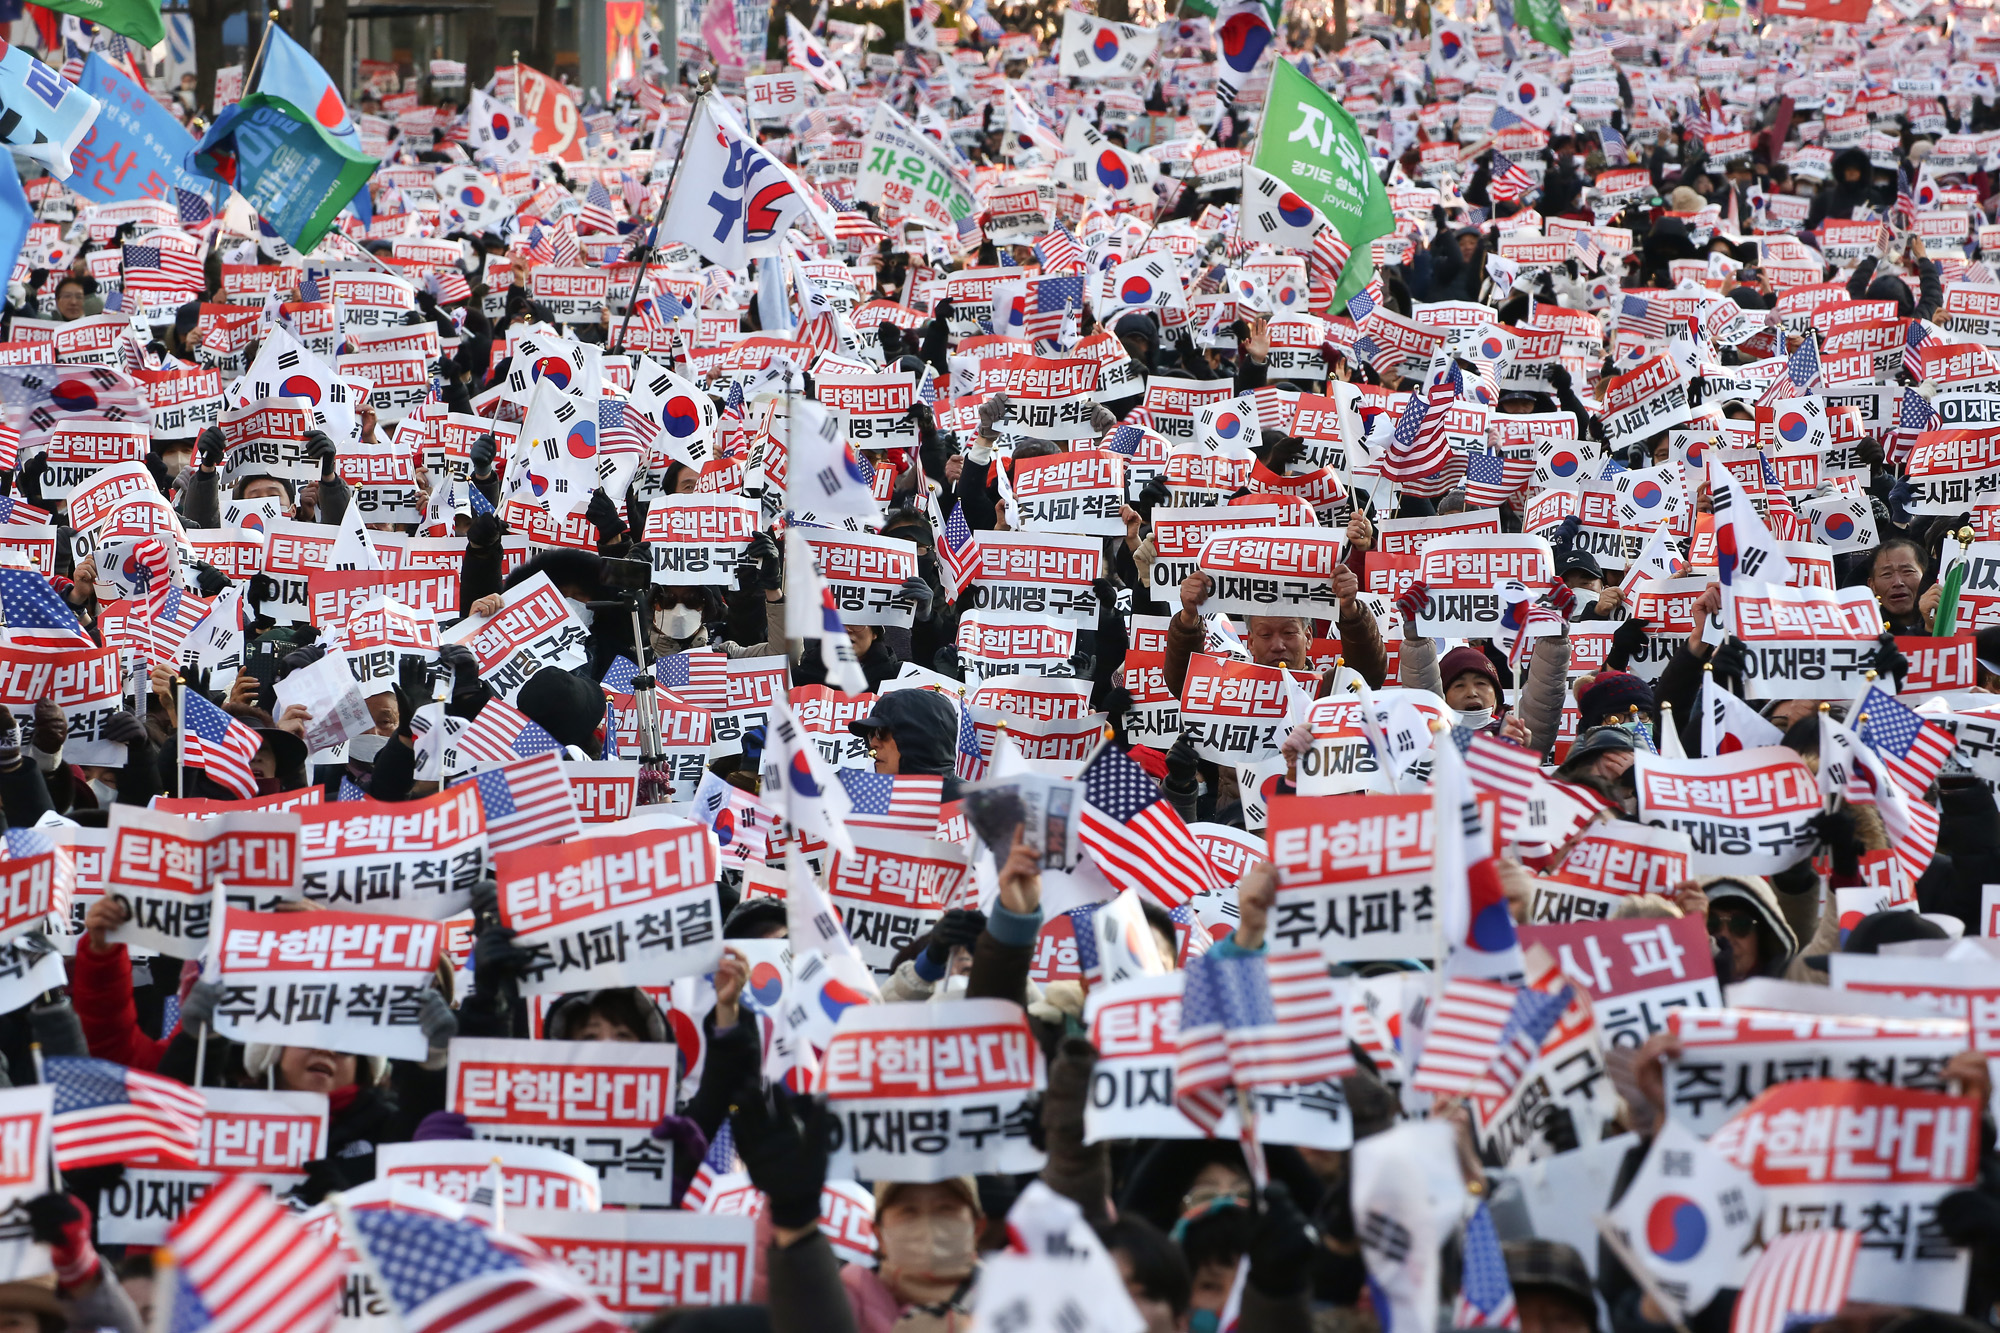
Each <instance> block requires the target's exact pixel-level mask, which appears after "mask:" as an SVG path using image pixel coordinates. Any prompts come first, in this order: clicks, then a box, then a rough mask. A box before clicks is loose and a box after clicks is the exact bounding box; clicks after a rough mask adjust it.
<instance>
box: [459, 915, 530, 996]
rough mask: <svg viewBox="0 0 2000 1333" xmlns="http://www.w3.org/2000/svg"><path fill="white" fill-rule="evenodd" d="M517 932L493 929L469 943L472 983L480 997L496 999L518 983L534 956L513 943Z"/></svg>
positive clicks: (485, 931)
mask: <svg viewBox="0 0 2000 1333" xmlns="http://www.w3.org/2000/svg"><path fill="white" fill-rule="evenodd" d="M518 933H519V932H517V931H515V930H513V929H512V928H510V927H508V926H495V927H493V928H492V929H491V930H482V931H480V932H479V938H478V939H476V940H474V941H473V943H472V981H473V986H474V989H476V990H477V991H478V992H479V993H480V994H481V995H484V996H487V997H489V998H490V997H492V996H495V995H498V994H499V993H500V990H501V988H502V987H503V986H505V985H506V984H507V983H508V982H510V981H519V980H520V979H521V973H523V972H524V971H526V970H527V967H528V963H529V961H530V960H531V959H533V958H534V954H532V953H530V952H529V951H528V950H526V949H524V948H522V947H521V946H520V945H518V944H516V943H514V936H515V935H516V934H518Z"/></svg>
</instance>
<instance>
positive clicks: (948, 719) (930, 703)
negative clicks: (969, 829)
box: [867, 690, 958, 800]
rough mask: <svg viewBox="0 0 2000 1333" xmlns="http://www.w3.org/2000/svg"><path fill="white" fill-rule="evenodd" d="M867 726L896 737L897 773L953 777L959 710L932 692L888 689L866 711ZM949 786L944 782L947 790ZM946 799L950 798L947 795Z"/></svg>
mask: <svg viewBox="0 0 2000 1333" xmlns="http://www.w3.org/2000/svg"><path fill="white" fill-rule="evenodd" d="M867 722H868V725H869V726H871V727H886V728H888V730H889V734H890V735H891V736H894V737H895V738H896V750H897V752H898V754H900V755H901V757H902V758H901V762H900V763H899V764H898V765H897V768H896V771H897V773H899V774H910V773H936V774H940V775H942V776H944V777H946V778H954V774H953V768H954V765H955V760H956V756H957V749H958V710H957V709H956V708H954V707H953V706H952V704H951V701H950V700H949V699H947V698H945V697H944V696H943V695H942V694H939V693H938V692H937V691H935V690H891V691H889V692H888V693H887V694H885V695H883V696H882V697H881V698H879V699H877V700H876V701H875V706H874V707H873V708H871V709H870V710H869V711H868V717H867ZM951 785H953V784H952V783H949V782H948V783H947V784H946V786H947V787H949V786H951ZM945 799H946V800H951V799H952V796H951V795H950V794H949V793H947V794H946V796H945Z"/></svg>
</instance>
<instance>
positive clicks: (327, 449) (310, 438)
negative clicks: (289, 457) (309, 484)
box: [299, 430, 340, 477]
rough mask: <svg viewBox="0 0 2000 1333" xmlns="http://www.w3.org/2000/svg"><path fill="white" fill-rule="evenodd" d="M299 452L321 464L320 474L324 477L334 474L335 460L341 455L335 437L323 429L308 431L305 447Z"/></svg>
mask: <svg viewBox="0 0 2000 1333" xmlns="http://www.w3.org/2000/svg"><path fill="white" fill-rule="evenodd" d="M299 453H300V454H301V455H302V456H304V457H305V458H308V459H311V460H313V461H315V462H317V463H318V464H319V474H320V476H322V477H331V476H332V475H333V460H334V459H336V458H338V457H340V450H339V448H338V447H336V446H335V444H334V442H333V437H332V436H331V435H328V434H327V433H326V432H325V431H323V430H309V431H307V432H306V442H305V447H304V448H302V449H300V450H299Z"/></svg>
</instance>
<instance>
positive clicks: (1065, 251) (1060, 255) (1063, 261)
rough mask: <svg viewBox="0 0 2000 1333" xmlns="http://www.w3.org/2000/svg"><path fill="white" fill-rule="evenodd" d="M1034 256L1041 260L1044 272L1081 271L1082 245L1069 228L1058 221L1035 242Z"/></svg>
mask: <svg viewBox="0 0 2000 1333" xmlns="http://www.w3.org/2000/svg"><path fill="white" fill-rule="evenodd" d="M1035 258H1036V259H1038V260H1040V261H1041V265H1042V272H1044V273H1069V272H1073V271H1074V272H1081V271H1082V269H1083V246H1082V245H1080V244H1078V242H1077V239H1076V237H1074V236H1072V235H1071V234H1070V231H1069V228H1067V227H1065V226H1063V224H1062V223H1060V222H1058V223H1056V224H1055V226H1053V227H1051V228H1050V229H1049V234H1048V235H1046V236H1044V237H1042V239H1041V240H1039V241H1036V242H1035Z"/></svg>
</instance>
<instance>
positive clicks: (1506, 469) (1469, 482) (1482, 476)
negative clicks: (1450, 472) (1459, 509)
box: [1465, 453, 1535, 509]
mask: <svg viewBox="0 0 2000 1333" xmlns="http://www.w3.org/2000/svg"><path fill="white" fill-rule="evenodd" d="M1534 475H1535V460H1534V459H1532V458H1508V457H1506V456H1505V455H1503V454H1497V453H1472V454H1467V455H1466V456H1465V503H1466V504H1468V505H1474V506H1480V507H1484V508H1489V509H1490V508H1495V507H1497V506H1499V505H1503V504H1505V503H1507V501H1508V499H1509V498H1510V497H1512V496H1513V495H1514V493H1515V492H1516V491H1519V490H1520V489H1521V488H1522V487H1523V486H1525V485H1527V484H1528V479H1529V478H1530V477H1532V476H1534Z"/></svg>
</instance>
